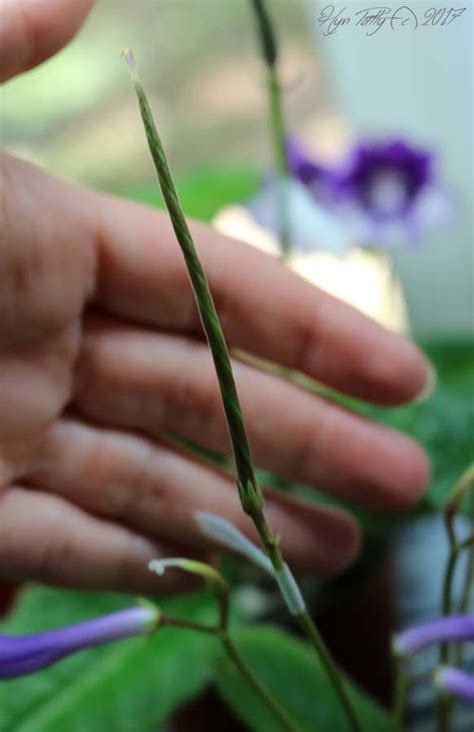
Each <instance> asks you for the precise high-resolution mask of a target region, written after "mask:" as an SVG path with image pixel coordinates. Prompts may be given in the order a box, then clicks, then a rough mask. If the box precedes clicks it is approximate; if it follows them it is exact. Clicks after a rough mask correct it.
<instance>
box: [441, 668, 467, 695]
mask: <svg viewBox="0 0 474 732" xmlns="http://www.w3.org/2000/svg"><path fill="white" fill-rule="evenodd" d="M435 684H436V686H437V687H438V688H439V689H441V690H442V691H444V692H446V693H447V694H449V695H450V696H454V697H456V698H457V699H463V700H464V701H469V702H474V676H472V675H471V674H467V673H466V672H465V671H460V670H459V669H457V668H451V667H450V666H442V667H441V668H439V669H438V670H437V671H436V673H435Z"/></svg>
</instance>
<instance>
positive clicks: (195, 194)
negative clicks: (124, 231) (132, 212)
mask: <svg viewBox="0 0 474 732" xmlns="http://www.w3.org/2000/svg"><path fill="white" fill-rule="evenodd" d="M259 184H260V174H259V173H258V172H257V171H256V170H254V169H252V168H219V167H206V168H200V169H198V170H195V171H193V172H192V173H189V174H188V175H187V176H183V177H182V178H180V179H178V180H177V185H176V187H177V189H178V193H179V197H180V199H181V204H182V206H183V210H184V213H185V214H186V216H190V217H191V218H195V219H199V220H200V221H210V220H211V219H212V218H213V217H214V216H215V215H216V213H217V212H218V211H219V210H220V209H221V208H224V206H229V205H232V204H238V203H242V202H245V201H246V200H248V199H249V198H251V197H252V196H253V195H254V194H255V193H256V191H257V189H258V187H259ZM113 192H114V193H117V194H118V195H121V196H124V197H125V198H129V199H130V200H132V201H136V202H137V203H144V204H146V205H148V206H156V207H158V208H161V209H163V208H164V203H163V198H162V196H161V193H160V190H159V188H158V184H156V185H143V186H128V187H125V188H118V189H116V190H115V191H113Z"/></svg>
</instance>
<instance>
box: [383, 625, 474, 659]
mask: <svg viewBox="0 0 474 732" xmlns="http://www.w3.org/2000/svg"><path fill="white" fill-rule="evenodd" d="M472 640H474V616H472V615H450V616H448V617H445V618H439V619H438V620H432V621H431V622H429V623H422V624H421V625H416V626H414V627H413V628H409V629H408V630H405V631H403V632H402V633H398V634H397V635H396V636H395V639H394V651H395V653H397V654H398V655H400V656H406V655H410V654H412V653H417V652H418V651H421V650H423V649H424V648H427V647H428V646H431V645H433V644H435V643H446V642H449V641H472Z"/></svg>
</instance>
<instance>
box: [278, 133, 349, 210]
mask: <svg viewBox="0 0 474 732" xmlns="http://www.w3.org/2000/svg"><path fill="white" fill-rule="evenodd" d="M286 154H287V159H288V166H289V169H290V172H291V174H292V175H293V176H294V177H295V178H296V179H297V180H299V181H300V183H302V184H303V185H304V186H305V187H306V188H307V189H308V190H309V191H310V193H312V194H313V195H314V196H315V198H316V200H317V201H318V202H319V203H321V202H323V201H329V200H330V199H331V197H332V196H333V194H334V187H335V185H336V181H337V179H336V177H335V174H334V172H333V171H332V170H331V169H330V168H328V167H325V166H323V165H321V164H320V163H318V162H316V160H315V159H314V158H312V157H311V156H310V155H308V153H307V152H306V150H305V149H304V148H303V146H302V145H301V143H300V142H299V140H297V139H296V137H288V138H287V140H286Z"/></svg>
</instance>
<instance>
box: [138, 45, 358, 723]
mask: <svg viewBox="0 0 474 732" xmlns="http://www.w3.org/2000/svg"><path fill="white" fill-rule="evenodd" d="M124 56H125V59H126V61H127V64H128V66H129V68H130V71H131V76H132V81H133V84H134V87H135V91H136V94H137V98H138V103H139V108H140V113H141V116H142V120H143V125H144V128H145V133H146V137H147V141H148V146H149V148H150V153H151V156H152V158H153V162H154V164H155V168H156V172H157V175H158V181H159V184H160V188H161V191H162V194H163V198H164V200H165V203H166V207H167V209H168V212H169V215H170V218H171V222H172V225H173V229H174V232H175V234H176V238H177V240H178V243H179V245H180V247H181V250H182V253H183V256H184V259H185V263H186V267H187V270H188V274H189V278H190V281H191V285H192V288H193V291H194V295H195V298H196V303H197V306H198V309H199V313H200V317H201V322H202V325H203V328H204V332H205V334H206V338H207V342H208V344H209V348H210V350H211V353H212V358H213V361H214V366H215V369H216V373H217V378H218V381H219V387H220V391H221V396H222V401H223V405H224V411H225V415H226V419H227V425H228V429H229V433H230V439H231V444H232V449H233V453H234V460H235V467H236V472H237V488H238V491H239V497H240V502H241V505H242V509H243V510H244V512H245V513H246V514H248V515H249V516H250V518H251V519H252V520H253V522H254V524H255V527H256V528H257V531H258V533H259V535H260V538H261V540H262V543H263V545H264V547H265V548H266V550H267V553H268V556H269V558H270V560H271V563H272V566H273V569H274V572H275V578H276V580H277V582H278V584H279V587H280V589H281V590H282V594H283V596H284V598H285V600H286V601H287V604H288V606H289V607H290V610H291V612H292V613H293V614H294V615H295V616H296V617H297V619H298V622H299V623H300V626H301V628H302V629H303V630H304V632H305V633H306V635H307V637H308V638H309V640H310V641H311V643H312V645H313V647H314V648H315V649H316V651H317V652H318V654H319V656H320V659H321V662H322V663H323V665H324V666H325V668H326V671H327V673H328V675H329V677H330V678H331V680H332V682H333V685H334V688H335V690H336V692H337V694H338V695H339V699H340V701H341V704H342V705H343V707H344V709H345V710H346V712H347V715H348V718H349V720H350V722H351V727H352V729H353V731H354V732H362V726H361V724H360V722H359V720H358V718H357V714H356V712H355V709H354V707H353V704H352V701H351V699H350V697H349V695H348V693H347V690H346V688H345V686H344V684H343V683H342V681H341V679H340V674H339V671H338V669H337V666H336V664H335V663H334V661H333V660H332V658H331V656H330V654H329V651H328V650H327V648H326V647H325V645H324V642H323V640H322V638H321V637H320V636H319V633H318V631H317V630H316V627H315V625H314V623H313V621H312V619H311V617H310V616H309V614H308V613H307V611H306V608H305V605H304V601H303V598H302V596H301V593H300V591H299V588H298V585H297V583H296V580H295V578H294V577H293V575H292V573H291V570H290V568H289V567H288V565H287V564H286V563H285V561H284V559H283V555H282V553H281V550H280V547H279V540H278V538H277V536H276V535H275V534H274V533H273V532H272V530H271V528H270V526H269V525H268V523H267V520H266V518H265V515H264V500H263V494H262V490H261V488H260V485H259V483H258V480H257V476H256V473H255V468H254V463H253V459H252V453H251V450H250V444H249V441H248V437H247V432H246V429H245V424H244V420H243V417H242V410H241V407H240V401H239V397H238V394H237V388H236V385H235V380H234V375H233V371H232V365H231V361H230V356H229V351H228V348H227V344H226V341H225V338H224V334H223V331H222V327H221V324H220V322H219V318H218V315H217V311H216V308H215V305H214V301H213V299H212V295H211V291H210V289H209V285H208V282H207V279H206V275H205V273H204V270H203V268H202V265H201V262H200V260H199V257H198V255H197V252H196V248H195V246H194V242H193V239H192V236H191V232H190V230H189V227H188V224H187V222H186V219H185V217H184V214H183V211H182V209H181V204H180V202H179V198H178V193H177V191H176V187H175V185H174V182H173V178H172V176H171V171H170V169H169V166H168V161H167V159H166V155H165V152H164V149H163V145H162V142H161V140H160V137H159V135H158V131H157V129H156V126H155V123H154V120H153V115H152V112H151V109H150V106H149V104H148V100H147V98H146V95H145V92H144V90H143V87H142V85H141V82H140V80H139V77H138V73H137V71H136V67H135V64H134V60H133V55H132V53H131V51H125V52H124ZM321 649H324V652H323V653H322V654H321Z"/></svg>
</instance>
